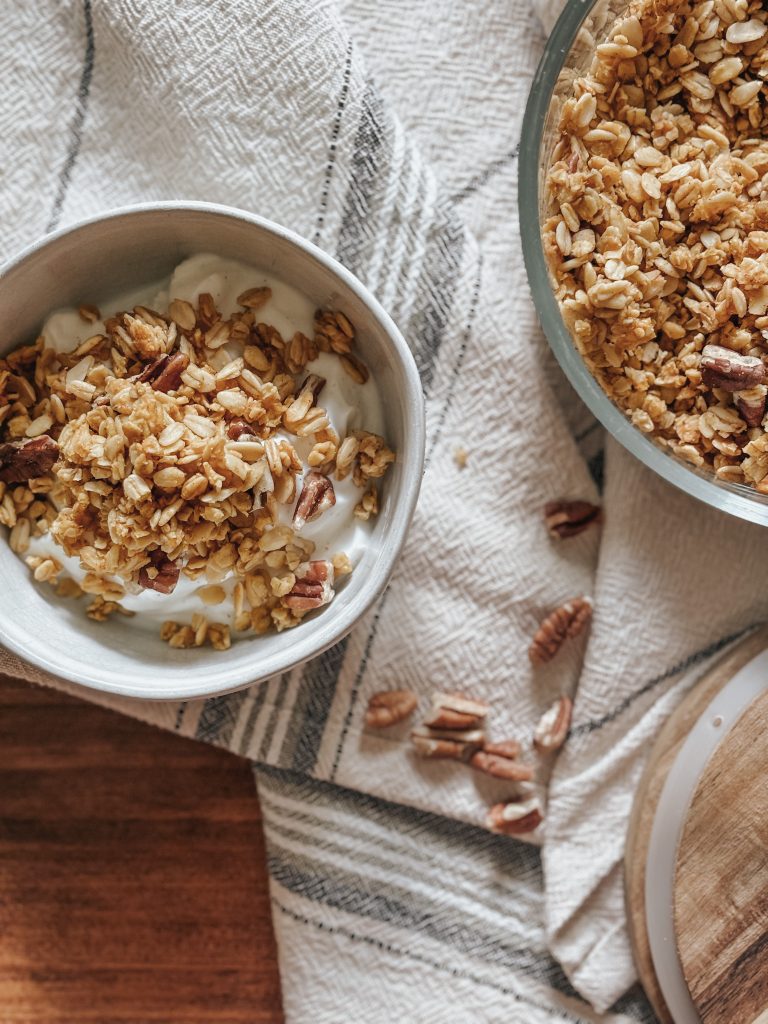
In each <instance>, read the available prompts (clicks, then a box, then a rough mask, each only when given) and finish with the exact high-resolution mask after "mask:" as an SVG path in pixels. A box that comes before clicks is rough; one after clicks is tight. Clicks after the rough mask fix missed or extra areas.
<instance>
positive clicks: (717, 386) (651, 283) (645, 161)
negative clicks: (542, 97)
mask: <svg viewBox="0 0 768 1024" xmlns="http://www.w3.org/2000/svg"><path fill="white" fill-rule="evenodd" d="M767 78H768V11H766V10H765V9H764V7H763V6H762V4H761V3H759V2H749V0H703V2H699V3H692V2H681V0H638V2H636V3H633V4H630V5H629V6H628V15H627V17H626V18H624V19H623V20H622V21H621V22H619V23H618V24H616V25H615V26H614V28H613V30H612V32H611V35H610V38H609V39H608V40H607V41H605V42H603V43H602V44H600V45H598V46H597V47H596V50H595V54H594V60H593V62H592V65H591V67H590V68H589V70H588V71H587V73H586V74H584V75H582V76H580V77H578V78H577V79H576V80H575V82H574V83H573V90H572V94H571V96H570V97H569V98H568V99H567V100H566V101H565V102H564V104H563V106H562V110H561V117H560V137H559V139H558V142H557V144H556V146H555V148H554V151H553V153H552V157H551V162H550V166H549V170H548V175H547V195H548V200H549V213H550V215H549V217H548V219H547V220H546V222H545V223H544V225H543V234H544V245H545V249H546V254H547V258H548V261H549V265H550V269H551V272H552V274H553V276H554V279H555V287H556V298H557V300H558V303H559V307H560V311H561V314H562V316H563V319H564V321H565V323H566V325H567V326H568V328H569V330H570V333H571V335H572V337H573V340H574V343H575V345H576V347H577V348H578V351H579V352H580V354H581V356H582V358H583V359H584V361H585V363H586V365H587V366H588V368H589V369H590V371H591V372H592V374H593V375H594V376H595V378H596V379H597V380H598V382H599V383H600V385H601V386H602V388H603V389H604V390H605V392H606V393H607V395H608V396H609V397H610V398H611V399H612V400H613V402H614V403H615V404H616V405H617V406H618V407H619V408H620V409H621V410H623V412H624V413H625V414H626V416H627V417H628V418H629V420H630V421H631V422H632V424H633V425H634V426H635V427H636V428H637V429H639V430H640V431H642V432H643V433H644V434H646V435H647V436H649V437H650V438H651V439H652V440H653V441H654V442H655V443H657V444H658V445H659V446H661V447H663V448H665V449H666V450H668V451H670V452H671V453H672V454H674V455H676V456H678V457H680V458H682V459H684V460H686V461H687V462H688V463H690V464H692V465H693V466H694V467H696V468H697V469H699V470H700V471H703V472H709V473H712V474H714V475H715V476H716V477H717V478H719V479H720V480H723V481H727V482H729V483H734V484H745V485H748V486H751V487H754V488H755V489H757V490H758V491H759V492H763V493H768V433H766V430H765V421H766V395H767V394H768V369H767V367H768V137H766V125H767V124H768V119H767V118H766V100H767V99H768V91H767V89H766V79H767Z"/></svg>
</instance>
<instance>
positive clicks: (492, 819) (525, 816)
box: [485, 797, 544, 836]
mask: <svg viewBox="0 0 768 1024" xmlns="http://www.w3.org/2000/svg"><path fill="white" fill-rule="evenodd" d="M543 820H544V815H543V814H542V812H541V804H540V803H539V801H538V800H537V799H536V797H531V798H530V800H520V801H514V800H513V801H511V802H509V803H505V804H494V805H493V807H492V808H491V809H490V811H489V812H488V817H487V818H486V822H485V823H486V825H487V826H488V828H489V829H490V830H491V831H492V832H499V833H501V834H502V835H506V836H520V835H526V834H527V833H528V832H535V830H536V829H537V828H538V827H539V825H540V824H541V823H542V821H543Z"/></svg>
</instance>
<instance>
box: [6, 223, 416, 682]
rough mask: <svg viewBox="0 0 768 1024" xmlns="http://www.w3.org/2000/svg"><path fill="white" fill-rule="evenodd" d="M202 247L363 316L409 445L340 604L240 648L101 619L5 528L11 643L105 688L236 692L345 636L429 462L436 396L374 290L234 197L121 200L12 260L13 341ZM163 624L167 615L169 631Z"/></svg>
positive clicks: (29, 656)
mask: <svg viewBox="0 0 768 1024" xmlns="http://www.w3.org/2000/svg"><path fill="white" fill-rule="evenodd" d="M195 252H214V253H217V254H220V255H222V256H225V257H229V258H231V259H237V260H242V261H243V262H245V263H250V264H252V265H253V266H254V267H256V268H259V269H263V270H264V271H266V272H268V273H270V274H274V275H275V276H276V277H279V278H282V279H283V280H285V281H286V282H288V283H290V284H292V285H294V287H297V288H298V289H299V290H300V291H302V292H303V293H304V294H306V295H307V296H309V298H311V299H312V301H313V302H314V303H316V304H317V305H318V306H330V307H333V308H337V309H341V310H342V311H343V312H344V313H346V314H347V315H348V316H349V318H350V319H351V320H352V322H353V323H354V324H355V326H356V328H357V332H358V338H359V341H358V344H359V347H360V353H361V355H362V357H363V359H364V360H365V362H366V363H367V364H368V366H369V367H370V368H371V372H372V374H373V375H374V376H375V378H376V381H377V384H378V386H379V388H380V390H381V393H382V397H383V400H384V402H383V404H384V407H385V415H386V436H387V440H388V442H389V443H390V444H391V445H392V446H393V447H394V448H395V450H396V452H397V461H396V463H395V464H394V466H393V467H392V468H391V470H390V471H389V473H388V474H387V477H386V478H385V481H384V486H383V488H382V501H381V510H380V513H379V515H378V517H377V519H376V521H375V525H374V528H373V531H372V535H371V544H370V546H369V548H368V550H367V551H366V553H365V555H364V556H363V558H362V560H361V561H360V562H359V563H358V565H357V566H356V568H355V571H354V573H353V574H352V576H351V577H350V578H349V579H348V580H346V581H345V583H344V585H343V586H342V587H341V588H340V589H339V591H338V592H337V595H336V597H335V599H334V601H333V602H332V603H331V604H330V605H328V606H327V607H326V608H324V609H322V611H319V612H318V613H316V614H315V615H313V616H309V617H308V618H307V619H306V620H305V621H304V622H302V623H301V624H300V625H299V626H297V627H295V628H294V629H291V630H288V631H286V632H284V633H280V634H277V635H269V636H264V637H256V636H250V637H249V636H248V635H244V636H242V637H240V638H238V639H237V640H235V641H234V642H233V644H232V647H231V648H230V649H229V650H228V651H213V650H211V649H210V648H197V649H193V650H185V651H177V650H173V649H172V648H170V647H169V646H168V645H167V644H165V643H164V642H162V641H161V640H160V639H159V637H158V636H157V632H156V631H154V630H152V631H149V630H147V631H142V630H140V629H137V628H133V627H127V626H126V625H125V623H120V622H117V621H116V622H109V621H107V622H105V623H94V622H91V621H90V620H89V619H88V618H87V617H86V615H85V611H84V608H83V607H82V606H81V603H80V602H74V601H71V600H70V601H67V600H61V599H58V598H56V597H55V596H54V595H53V592H52V590H51V588H49V587H46V586H41V585H39V584H35V583H34V582H32V580H31V578H30V573H29V569H28V568H27V567H26V566H25V565H24V563H23V561H22V560H21V559H19V558H18V557H17V556H16V555H14V554H13V552H12V551H11V550H10V548H9V547H8V543H7V531H6V530H4V529H0V534H1V535H2V536H0V583H1V585H0V643H2V644H3V645H5V646H6V647H7V648H9V649H10V650H12V651H15V652H16V653H17V654H19V655H20V656H21V657H22V658H25V659H26V660H27V661H30V662H32V663H34V664H36V665H39V666H40V667H41V668H43V669H46V670H47V671H49V672H53V673H54V674H55V675H59V676H63V677H64V678H65V679H70V680H72V681H73V682H76V683H80V684H82V685H84V686H88V687H92V688H93V689H97V690H103V691H107V692H110V693H121V694H125V695H128V696H131V697H146V698H155V699H163V700H172V699H182V698H190V697H201V696H209V695H213V694H219V693H226V692H228V691H231V690H236V689H238V688H240V687H243V686H246V685H248V684H250V683H253V682H258V681H260V680H263V679H266V678H268V677H269V676H272V675H276V674H278V673H281V672H285V671H288V670H289V669H291V668H293V667H294V666H296V665H298V664H300V663H301V662H303V661H306V660H308V659H309V658H312V657H314V656H315V655H317V654H320V653H322V652H323V651H324V650H326V649H327V648H328V647H330V646H331V645H332V644H334V643H336V642H337V641H338V640H340V639H341V638H342V637H343V636H344V635H345V634H346V633H348V632H349V630H350V629H351V628H352V627H353V625H354V624H355V622H356V621H357V620H358V619H359V618H360V617H361V616H362V615H363V614H364V613H365V612H366V611H367V610H368V609H369V608H370V607H371V605H372V604H373V602H374V601H375V600H376V598H377V597H378V596H379V595H380V594H381V592H382V591H383V590H384V588H385V586H386V584H387V581H388V579H389V576H390V574H391V572H392V569H393V567H394V564H395V561H396V559H397V556H398V554H399V552H400V549H401V548H402V546H403V542H404V540H405V536H406V533H407V530H408V525H409V523H410V521H411V517H412V515H413V510H414V508H415V505H416V499H417V497H418V493H419V486H420V483H421V476H422V470H423V463H424V401H423V396H422V390H421V382H420V380H419V375H418V371H417V369H416V365H415V363H414V361H413V357H412V356H411V353H410V351H409V349H408V347H407V345H406V343H405V341H404V340H403V337H402V335H401V334H400V333H399V331H398V330H397V328H396V327H395V325H394V323H393V322H392V320H391V319H390V318H389V317H388V316H387V314H386V313H385V312H384V310H383V309H382V308H381V306H380V305H379V304H378V302H376V300H375V299H374V298H373V296H372V295H371V294H370V293H369V292H368V291H366V289H365V288H364V287H363V286H362V285H361V284H360V282H359V281H357V280H356V278H354V277H353V276H352V275H351V274H350V273H348V271H346V270H345V269H344V268H343V267H342V266H341V265H340V264H338V263H337V262H336V261H335V260H333V259H331V258H330V257H329V256H327V255H326V254H325V253H323V252H322V251H321V250H320V249H318V248H316V247H315V246H314V245H311V244H310V243H309V242H306V241H305V240H304V239H302V238H300V237H299V236H298V235H295V234H293V233H292V232H290V231H287V230H285V229H284V228H282V227H279V226H278V225H276V224H272V223H270V222H269V221H266V220H263V219H262V218H260V217H255V216H253V215H252V214H248V213H245V212H243V211H241V210H235V209H231V208H228V207H222V206H213V205H209V204H205V203H153V204H151V205H145V206H135V207H131V208H128V209H123V210H116V211H114V212H110V213H108V214H105V215H103V216H100V217H97V218H94V219H93V220H89V221H85V222H83V223H81V224H78V225H76V226H75V227H72V228H68V229H66V230H65V231H60V232H57V233H56V234H53V235H49V236H47V237H45V238H43V239H42V240H41V241H40V242H38V243H36V244H35V245H33V246H32V247H31V248H29V249H27V250H26V251H25V252H24V253H22V254H21V255H20V256H19V257H18V258H16V259H14V260H12V261H11V262H10V263H8V264H6V265H5V266H4V267H3V268H1V269H0V324H1V325H2V335H0V351H3V352H6V351H10V350H11V349H13V348H15V347H16V346H18V345H19V344H22V343H24V342H28V341H29V340H30V339H34V337H35V336H36V332H37V331H39V328H40V326H41V324H42V322H43V320H44V318H45V317H46V315H47V314H48V313H49V312H50V311H51V310H53V309H55V308H57V307H60V306H71V305H75V306H77V305H79V304H81V303H83V302H98V301H99V298H100V297H101V296H109V295H111V294H114V293H115V292H119V291H120V290H121V289H124V288H128V287H135V286H140V285H142V284H143V283H149V282H152V281H155V280H157V279H158V278H161V277H163V276H164V275H167V274H169V273H170V272H171V270H172V269H173V268H174V267H175V266H176V265H177V264H178V263H179V262H180V261H181V260H182V259H184V258H185V257H187V256H189V255H191V254H193V253H195ZM159 625H160V623H159V622H158V628H159Z"/></svg>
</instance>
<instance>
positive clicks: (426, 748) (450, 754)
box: [411, 725, 485, 761]
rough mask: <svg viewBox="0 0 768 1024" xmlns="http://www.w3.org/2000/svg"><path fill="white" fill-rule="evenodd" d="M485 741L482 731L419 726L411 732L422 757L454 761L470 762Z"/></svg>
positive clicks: (414, 743) (414, 744)
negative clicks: (457, 730)
mask: <svg viewBox="0 0 768 1024" xmlns="http://www.w3.org/2000/svg"><path fill="white" fill-rule="evenodd" d="M484 741H485V735H484V733H483V731H482V730H481V729H468V730H466V731H465V732H452V731H450V730H442V729H430V728H429V726H425V725H422V726H419V727H418V728H416V729H414V730H413V731H412V732H411V742H412V743H413V746H414V748H415V750H416V753H417V754H419V755H420V756H421V757H429V758H443V757H445V758H450V759H451V760H454V761H468V760H469V759H470V758H471V757H472V755H473V754H474V753H475V752H476V751H478V750H480V748H481V747H482V746H483V743H484Z"/></svg>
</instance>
